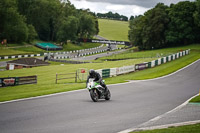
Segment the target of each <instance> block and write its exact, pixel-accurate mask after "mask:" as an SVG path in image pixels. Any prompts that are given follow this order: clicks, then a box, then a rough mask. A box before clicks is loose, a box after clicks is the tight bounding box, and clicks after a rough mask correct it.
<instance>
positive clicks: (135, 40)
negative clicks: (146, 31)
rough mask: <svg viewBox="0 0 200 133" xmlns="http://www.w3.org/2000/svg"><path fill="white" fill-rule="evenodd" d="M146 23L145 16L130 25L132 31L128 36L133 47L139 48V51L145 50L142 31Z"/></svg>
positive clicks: (134, 20) (132, 21)
mask: <svg viewBox="0 0 200 133" xmlns="http://www.w3.org/2000/svg"><path fill="white" fill-rule="evenodd" d="M144 21H145V16H140V17H138V18H135V19H133V20H131V21H130V22H129V23H130V24H129V28H130V30H129V34H128V37H129V40H130V42H131V43H132V44H133V45H135V46H138V47H139V49H143V43H142V39H143V38H142V31H143V27H144V25H145V23H144Z"/></svg>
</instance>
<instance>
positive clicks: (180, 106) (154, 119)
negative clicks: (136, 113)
mask: <svg viewBox="0 0 200 133" xmlns="http://www.w3.org/2000/svg"><path fill="white" fill-rule="evenodd" d="M198 95H199V94H196V95H194V96H192V97H191V98H189V99H188V100H187V101H185V102H184V103H182V104H181V105H179V106H177V107H176V108H174V109H172V110H170V111H168V112H166V113H164V114H162V115H159V116H156V117H154V118H153V119H150V120H149V121H147V122H144V123H142V124H140V125H138V126H145V125H146V124H147V123H149V122H153V121H157V120H159V119H161V118H162V117H164V116H165V115H167V114H170V113H173V112H175V111H177V110H179V109H181V108H182V107H184V106H185V105H187V104H188V102H189V101H190V100H191V99H193V98H194V97H196V96H198ZM161 126H164V125H161ZM138 129H142V128H136V127H133V128H129V129H126V130H123V131H120V132H118V133H129V132H132V131H136V130H138Z"/></svg>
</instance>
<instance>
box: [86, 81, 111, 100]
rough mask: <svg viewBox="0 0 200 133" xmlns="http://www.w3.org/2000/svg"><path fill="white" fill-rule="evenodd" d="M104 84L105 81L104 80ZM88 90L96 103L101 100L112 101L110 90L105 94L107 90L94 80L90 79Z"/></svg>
mask: <svg viewBox="0 0 200 133" xmlns="http://www.w3.org/2000/svg"><path fill="white" fill-rule="evenodd" d="M103 82H105V81H104V80H103ZM87 89H88V90H89V92H90V97H91V99H92V100H93V101H94V102H98V100H99V99H105V100H110V98H111V94H110V91H109V89H108V90H107V92H105V88H103V87H102V86H101V85H100V83H98V82H95V81H94V79H89V82H88V84H87Z"/></svg>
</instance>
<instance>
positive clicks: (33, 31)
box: [0, 0, 99, 42]
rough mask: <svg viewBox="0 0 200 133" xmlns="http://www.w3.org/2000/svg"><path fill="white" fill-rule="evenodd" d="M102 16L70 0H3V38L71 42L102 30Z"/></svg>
mask: <svg viewBox="0 0 200 133" xmlns="http://www.w3.org/2000/svg"><path fill="white" fill-rule="evenodd" d="M98 32H99V29H98V20H97V18H96V16H95V14H94V13H92V12H90V11H89V10H78V9H76V8H75V7H74V5H72V4H71V3H70V1H69V0H64V1H61V0H1V1H0V40H2V39H7V40H8V42H25V41H26V42H31V41H32V40H34V39H35V38H36V37H37V38H38V39H41V40H43V41H58V42H67V40H71V41H76V40H77V39H78V38H90V37H92V36H93V35H95V34H98Z"/></svg>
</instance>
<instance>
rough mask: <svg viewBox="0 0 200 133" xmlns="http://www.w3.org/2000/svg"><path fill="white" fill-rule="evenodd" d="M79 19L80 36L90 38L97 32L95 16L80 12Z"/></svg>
mask: <svg viewBox="0 0 200 133" xmlns="http://www.w3.org/2000/svg"><path fill="white" fill-rule="evenodd" d="M79 21H80V27H79V36H80V38H91V37H93V36H94V35H95V34H96V33H97V29H96V23H95V18H94V17H93V16H92V15H90V14H87V13H85V12H82V13H81V15H80V19H79Z"/></svg>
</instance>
